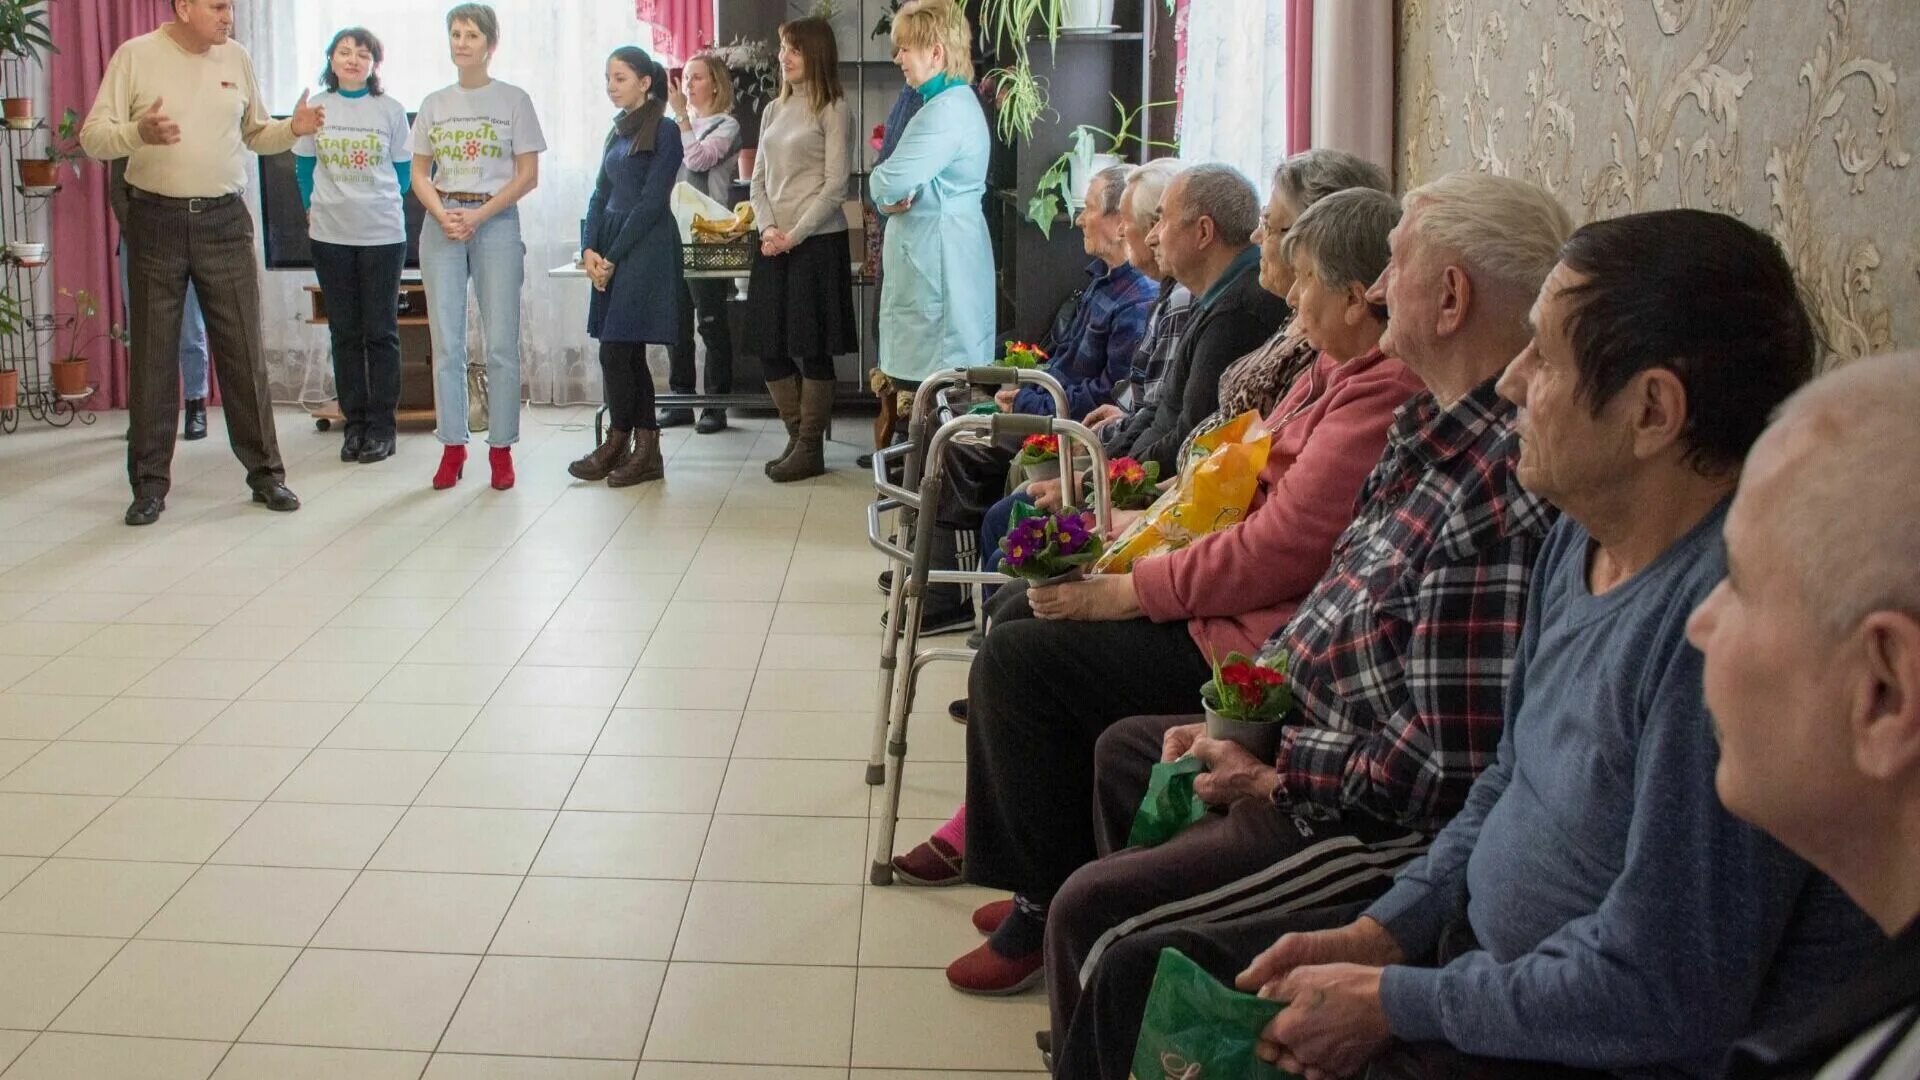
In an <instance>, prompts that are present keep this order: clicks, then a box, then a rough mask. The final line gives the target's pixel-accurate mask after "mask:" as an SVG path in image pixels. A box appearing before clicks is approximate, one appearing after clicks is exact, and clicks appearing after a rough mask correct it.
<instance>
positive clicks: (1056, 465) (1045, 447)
mask: <svg viewBox="0 0 1920 1080" xmlns="http://www.w3.org/2000/svg"><path fill="white" fill-rule="evenodd" d="M1013 462H1014V464H1016V465H1018V466H1020V468H1021V469H1023V470H1025V472H1026V474H1027V479H1028V480H1053V479H1056V478H1057V477H1059V475H1060V436H1058V435H1029V436H1027V440H1026V441H1025V442H1023V443H1021V444H1020V452H1019V453H1018V454H1015V455H1014V458H1013Z"/></svg>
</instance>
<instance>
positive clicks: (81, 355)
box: [52, 289, 127, 397]
mask: <svg viewBox="0 0 1920 1080" xmlns="http://www.w3.org/2000/svg"><path fill="white" fill-rule="evenodd" d="M60 295H61V296H63V297H65V298H67V299H68V300H71V301H73V311H72V313H70V314H68V315H67V316H65V317H64V318H62V319H60V320H59V321H58V323H57V325H58V326H59V327H60V328H61V329H63V330H65V331H66V332H67V351H66V352H65V354H63V355H62V356H61V357H60V359H58V360H55V361H54V362H53V365H52V366H53V392H54V393H55V394H58V395H60V396H61V397H83V396H85V395H86V393H87V392H88V390H89V389H90V386H89V384H88V382H87V371H88V365H89V362H90V361H89V358H88V356H87V350H88V349H91V348H93V347H94V346H95V345H97V344H99V343H100V342H103V341H105V342H111V343H115V344H119V345H126V344H127V331H126V330H125V329H124V328H123V327H121V326H120V325H119V324H118V323H112V322H110V323H108V324H107V328H106V329H105V330H103V331H95V330H94V329H93V320H95V319H97V318H99V317H100V300H99V298H98V297H96V296H94V295H93V294H92V293H90V292H88V291H87V290H85V289H77V290H76V289H61V290H60Z"/></svg>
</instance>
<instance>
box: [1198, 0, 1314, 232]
mask: <svg viewBox="0 0 1920 1080" xmlns="http://www.w3.org/2000/svg"><path fill="white" fill-rule="evenodd" d="M1185 17H1186V20H1187V25H1186V42H1187V49H1186V88H1185V92H1184V94H1183V97H1182V101H1183V104H1182V106H1181V119H1180V157H1181V158H1182V159H1183V160H1186V161H1223V162H1226V163H1227V164H1229V165H1232V166H1234V167H1236V168H1238V169H1239V170H1240V171H1241V172H1243V173H1245V174H1246V176H1247V179H1249V180H1251V181H1253V185H1254V187H1256V188H1258V189H1259V190H1260V193H1261V195H1262V197H1264V196H1265V195H1266V190H1267V181H1268V179H1269V178H1270V177H1272V176H1273V170H1274V169H1275V168H1276V167H1277V166H1278V165H1279V164H1280V162H1281V161H1283V160H1285V158H1286V156H1287V86H1288V84H1289V81H1290V80H1289V78H1288V72H1287V55H1288V49H1287V0H1233V2H1232V3H1224V2H1221V0H1194V2H1193V3H1191V4H1189V5H1187V7H1186V11H1185Z"/></svg>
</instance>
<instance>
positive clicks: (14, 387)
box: [0, 368, 20, 412]
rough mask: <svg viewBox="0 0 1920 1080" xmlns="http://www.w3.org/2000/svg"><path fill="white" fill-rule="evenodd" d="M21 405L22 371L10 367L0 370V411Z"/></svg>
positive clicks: (7, 410) (10, 410)
mask: <svg viewBox="0 0 1920 1080" xmlns="http://www.w3.org/2000/svg"><path fill="white" fill-rule="evenodd" d="M19 407H20V373H19V372H17V371H15V370H13V369H12V368H8V369H6V370H5V371H0V412H12V411H13V410H15V409H17V408H19Z"/></svg>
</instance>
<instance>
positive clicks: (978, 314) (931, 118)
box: [868, 0, 996, 389]
mask: <svg viewBox="0 0 1920 1080" xmlns="http://www.w3.org/2000/svg"><path fill="white" fill-rule="evenodd" d="M971 40H972V34H971V32H970V31H969V29H968V27H967V18H966V14H965V13H964V12H963V11H961V9H960V7H959V5H958V4H956V3H954V2H953V0H912V2H911V3H908V4H906V5H905V6H904V7H902V8H901V9H900V12H899V14H897V15H895V16H894V17H893V44H894V57H895V60H896V61H897V62H898V63H899V65H900V69H901V71H903V72H905V73H906V76H907V83H908V85H910V86H912V87H913V88H914V89H916V90H917V91H919V93H920V95H921V96H922V97H923V98H925V99H926V104H925V105H923V106H922V107H921V109H920V111H919V112H918V113H917V114H915V116H914V117H913V119H912V120H910V121H908V123H907V130H906V132H905V134H903V135H902V136H901V138H900V142H899V146H898V148H896V149H895V150H894V152H893V154H892V156H890V157H888V158H887V160H886V161H884V162H882V163H881V164H880V165H879V166H878V167H877V168H875V169H874V171H873V174H872V175H871V176H870V177H868V185H869V187H870V189H871V191H872V194H873V201H874V203H875V204H876V205H877V206H879V207H880V209H881V212H882V213H884V214H887V215H888V219H887V231H886V245H885V247H884V249H883V251H882V257H883V258H884V259H885V267H884V273H883V275H882V278H883V284H882V286H881V292H880V370H881V371H883V372H885V373H886V375H887V377H888V378H890V379H892V380H893V382H894V384H895V385H896V386H898V387H900V388H901V389H911V388H912V387H914V386H917V385H918V384H919V383H921V382H922V381H924V380H925V379H926V378H927V376H929V375H931V374H933V373H934V372H936V371H940V370H942V369H945V368H951V367H965V366H968V365H974V364H988V363H992V362H993V359H994V356H995V353H994V341H993V338H994V320H995V315H996V306H995V299H994V285H993V282H994V276H993V245H992V241H991V240H990V239H989V237H988V234H987V218H986V213H985V210H984V208H983V207H982V205H981V204H982V200H983V199H984V198H985V197H986V192H987V156H988V154H989V153H990V152H991V150H992V136H991V135H990V134H989V132H988V129H987V117H986V113H985V112H984V111H983V110H982V109H981V107H980V99H979V98H978V97H977V96H976V95H975V93H974V89H973V86H972V80H973V58H972V55H971V52H970V48H969V46H970V43H971Z"/></svg>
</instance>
